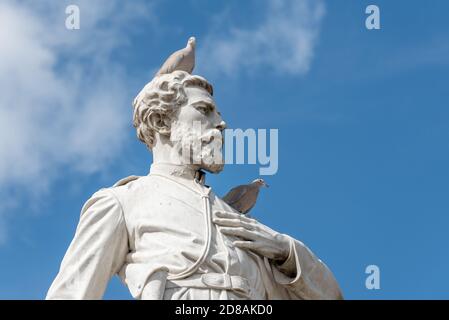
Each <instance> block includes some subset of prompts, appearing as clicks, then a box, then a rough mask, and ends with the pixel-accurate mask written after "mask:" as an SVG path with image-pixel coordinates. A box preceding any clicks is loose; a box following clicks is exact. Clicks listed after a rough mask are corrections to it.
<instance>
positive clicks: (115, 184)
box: [112, 175, 142, 188]
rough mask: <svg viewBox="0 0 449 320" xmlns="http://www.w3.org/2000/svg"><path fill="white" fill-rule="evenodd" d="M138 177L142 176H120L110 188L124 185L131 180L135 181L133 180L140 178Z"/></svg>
mask: <svg viewBox="0 0 449 320" xmlns="http://www.w3.org/2000/svg"><path fill="white" fill-rule="evenodd" d="M140 178H142V176H134V175H132V176H128V177H126V178H122V179H120V180H119V181H117V182H116V183H114V185H113V186H112V188H114V187H121V186H124V185H126V184H128V183H130V182H131V181H135V180H137V179H140Z"/></svg>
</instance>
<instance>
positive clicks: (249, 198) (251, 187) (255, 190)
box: [223, 179, 268, 214]
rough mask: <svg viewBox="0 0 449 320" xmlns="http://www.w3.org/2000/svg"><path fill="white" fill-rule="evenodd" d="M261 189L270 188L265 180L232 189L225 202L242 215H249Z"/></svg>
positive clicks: (224, 198)
mask: <svg viewBox="0 0 449 320" xmlns="http://www.w3.org/2000/svg"><path fill="white" fill-rule="evenodd" d="M260 187H268V184H266V183H265V181H264V180H263V179H256V180H254V181H253V182H251V183H250V184H243V185H240V186H237V187H235V188H232V189H231V191H229V192H228V193H227V194H226V195H225V196H224V197H223V200H224V202H226V203H227V204H229V205H230V206H231V207H233V208H234V209H235V210H237V211H238V212H240V213H241V214H247V213H248V212H249V211H250V210H251V209H252V208H253V207H254V205H255V204H256V201H257V197H258V196H259V190H260Z"/></svg>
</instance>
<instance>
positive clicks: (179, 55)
mask: <svg viewBox="0 0 449 320" xmlns="http://www.w3.org/2000/svg"><path fill="white" fill-rule="evenodd" d="M184 56H185V54H184V49H181V50H178V51H176V52H174V53H172V54H171V55H170V57H168V59H167V60H166V61H165V62H164V64H163V65H162V67H161V68H160V69H159V71H158V72H157V73H156V75H161V74H166V73H172V72H173V71H175V70H176V68H177V67H178V66H179V64H180V63H181V61H182V59H184Z"/></svg>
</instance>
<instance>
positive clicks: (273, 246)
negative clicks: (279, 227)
mask: <svg viewBox="0 0 449 320" xmlns="http://www.w3.org/2000/svg"><path fill="white" fill-rule="evenodd" d="M213 222H214V223H215V224H217V225H219V226H220V229H219V230H220V231H221V232H222V233H223V234H226V235H229V236H235V237H238V238H240V239H241V240H236V241H234V242H233V244H234V245H235V246H236V247H238V248H242V249H246V250H251V251H253V252H255V253H257V254H258V255H260V256H263V257H267V258H268V259H272V260H277V261H278V262H279V261H281V262H282V261H285V260H286V259H287V257H288V254H289V252H290V240H289V239H288V237H287V236H285V235H283V234H280V233H278V232H276V231H274V230H272V229H270V228H269V227H267V226H266V225H264V224H262V223H260V222H259V221H257V220H255V219H251V218H248V217H245V216H243V215H241V214H237V213H234V212H229V211H226V212H223V211H221V212H215V217H214V218H213Z"/></svg>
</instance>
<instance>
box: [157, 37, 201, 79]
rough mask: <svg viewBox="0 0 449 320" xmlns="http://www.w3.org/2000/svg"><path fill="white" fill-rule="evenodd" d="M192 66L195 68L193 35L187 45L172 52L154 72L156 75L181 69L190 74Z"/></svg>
mask: <svg viewBox="0 0 449 320" xmlns="http://www.w3.org/2000/svg"><path fill="white" fill-rule="evenodd" d="M193 68H195V37H190V38H189V41H187V46H186V47H185V48H183V49H181V50H178V51H176V52H174V53H172V54H171V55H170V57H168V59H167V60H166V61H165V62H164V64H163V65H162V67H161V68H160V69H159V71H158V72H157V73H156V76H159V75H161V74H166V73H172V72H173V71H175V70H182V71H186V72H188V73H190V74H191V73H192V71H193Z"/></svg>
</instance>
